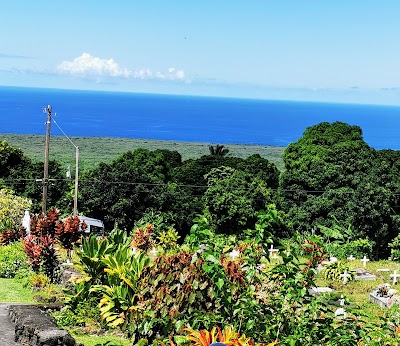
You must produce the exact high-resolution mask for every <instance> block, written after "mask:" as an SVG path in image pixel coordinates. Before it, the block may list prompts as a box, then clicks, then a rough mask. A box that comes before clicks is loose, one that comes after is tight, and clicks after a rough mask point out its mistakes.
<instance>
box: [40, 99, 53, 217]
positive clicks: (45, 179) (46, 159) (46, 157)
mask: <svg viewBox="0 0 400 346" xmlns="http://www.w3.org/2000/svg"><path fill="white" fill-rule="evenodd" d="M44 111H45V112H46V113H47V122H46V143H45V146H44V174H43V199H42V213H43V215H46V203H47V185H48V183H49V147H50V123H51V106H50V105H48V106H47V108H45V109H44Z"/></svg>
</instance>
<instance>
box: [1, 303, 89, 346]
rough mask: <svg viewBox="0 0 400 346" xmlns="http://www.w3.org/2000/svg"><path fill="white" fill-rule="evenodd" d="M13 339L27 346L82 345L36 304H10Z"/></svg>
mask: <svg viewBox="0 0 400 346" xmlns="http://www.w3.org/2000/svg"><path fill="white" fill-rule="evenodd" d="M9 314H10V318H11V320H12V321H13V322H14V323H15V341H17V342H19V343H21V344H22V345H27V346H28V345H29V346H83V345H81V344H78V343H77V342H76V341H75V339H74V338H73V337H72V336H71V335H70V334H69V333H68V332H67V331H66V330H64V329H61V328H59V327H58V326H57V323H56V321H55V320H54V318H53V317H51V316H50V315H49V314H48V313H47V312H46V311H43V310H42V309H41V308H39V307H38V306H37V305H10V306H9Z"/></svg>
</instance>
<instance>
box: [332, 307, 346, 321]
mask: <svg viewBox="0 0 400 346" xmlns="http://www.w3.org/2000/svg"><path fill="white" fill-rule="evenodd" d="M335 317H336V318H337V319H338V320H344V319H346V317H347V313H346V309H345V308H338V309H336V311H335Z"/></svg>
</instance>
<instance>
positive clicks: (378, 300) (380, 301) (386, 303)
mask: <svg viewBox="0 0 400 346" xmlns="http://www.w3.org/2000/svg"><path fill="white" fill-rule="evenodd" d="M369 301H370V302H371V303H375V304H377V305H379V306H381V307H383V308H390V306H391V303H392V302H391V299H390V297H381V296H378V290H374V291H372V292H371V293H370V294H369Z"/></svg>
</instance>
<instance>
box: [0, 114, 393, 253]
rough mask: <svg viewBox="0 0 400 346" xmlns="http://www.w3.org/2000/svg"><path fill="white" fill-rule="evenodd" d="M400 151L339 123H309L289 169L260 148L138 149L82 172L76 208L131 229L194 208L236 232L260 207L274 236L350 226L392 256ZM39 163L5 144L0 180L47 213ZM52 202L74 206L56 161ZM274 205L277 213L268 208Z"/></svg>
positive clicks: (187, 217)
mask: <svg viewBox="0 0 400 346" xmlns="http://www.w3.org/2000/svg"><path fill="white" fill-rule="evenodd" d="M399 158H400V151H395V150H375V149H373V148H371V147H370V146H369V145H368V144H367V143H366V142H365V141H364V139H363V136H362V130H361V128H360V127H358V126H351V125H348V124H345V123H341V122H334V123H327V122H323V123H320V124H318V125H315V126H312V127H309V128H307V129H306V130H305V132H304V134H303V136H302V137H301V138H300V139H299V140H297V141H296V142H294V143H292V144H290V145H289V146H288V147H287V148H286V149H285V151H284V154H283V160H284V170H283V171H282V172H280V171H279V170H278V169H277V168H276V166H275V165H274V164H272V163H271V162H269V161H268V160H267V159H265V158H262V157H261V156H260V155H252V156H249V157H248V158H246V159H242V158H237V157H235V156H234V153H229V154H228V151H227V150H226V148H224V146H221V145H218V146H212V147H210V155H204V156H202V157H200V158H198V159H190V160H182V158H181V155H180V154H179V153H178V152H177V151H170V150H154V151H150V150H147V149H136V150H132V151H128V152H126V153H124V154H122V155H120V156H118V157H117V158H115V159H114V160H113V161H111V162H102V163H99V164H98V165H97V166H96V167H93V168H92V169H88V170H86V171H85V172H83V174H82V175H81V176H80V179H79V180H80V185H79V205H78V206H79V208H78V209H79V213H80V214H81V215H87V216H91V217H95V218H99V219H102V220H103V221H104V222H105V225H106V228H107V229H109V230H111V229H112V228H113V227H114V226H115V225H118V227H119V228H122V229H126V231H127V232H130V231H131V230H132V228H133V227H134V226H135V225H136V224H137V223H138V222H141V221H143V220H149V221H151V222H153V223H155V222H160V223H163V224H165V225H167V224H168V225H174V227H175V229H176V230H177V231H178V233H179V234H180V235H181V236H184V235H186V234H187V233H188V232H189V230H190V227H191V225H192V221H193V219H194V218H195V217H196V215H199V214H200V215H204V216H206V217H207V219H208V220H209V223H210V226H211V227H213V229H214V230H215V231H216V232H219V233H224V234H228V235H229V234H240V233H242V232H244V230H246V229H247V228H248V227H250V225H252V224H253V225H254V221H255V220H256V215H257V213H258V212H259V211H262V210H267V209H268V211H269V212H270V213H269V215H274V217H275V220H274V225H275V226H274V229H273V230H272V232H273V233H274V236H275V237H279V238H282V237H283V238H290V237H292V236H294V235H295V234H306V233H313V234H314V233H318V232H320V231H321V229H322V228H323V227H333V226H335V225H336V226H337V225H338V224H340V226H341V227H342V228H343V229H345V228H348V226H351V229H352V230H353V234H352V237H353V238H368V239H369V240H370V241H371V242H373V244H374V247H373V251H374V257H376V258H382V257H387V255H388V253H389V249H388V244H389V243H390V242H391V241H392V240H393V239H394V238H395V237H396V236H397V235H398V233H399V232H398V230H399V220H400V219H399V203H398V202H399V201H398V198H399V193H400V192H399V189H400V174H399V173H400V172H399V170H400V160H399ZM42 172H43V164H42V163H33V162H32V161H31V160H30V159H29V158H27V157H26V156H25V155H24V153H23V152H22V151H21V150H20V149H18V148H14V147H11V146H10V145H9V144H8V143H7V142H5V141H2V142H0V179H1V185H2V187H9V188H11V189H12V190H14V191H15V193H16V194H17V195H20V196H24V197H26V198H29V199H31V200H32V202H33V204H32V211H33V212H36V213H38V212H40V210H41V192H42V184H41V182H37V181H36V179H37V178H38V177H42V175H43V173H42ZM49 177H50V179H51V180H50V182H49V188H48V203H47V204H48V206H54V207H57V208H58V209H59V210H61V213H63V214H70V213H71V212H72V204H73V182H71V181H68V180H67V179H65V173H64V172H63V171H62V169H61V165H60V164H59V163H58V162H56V161H51V162H50V168H49ZM271 211H272V212H271Z"/></svg>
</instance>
